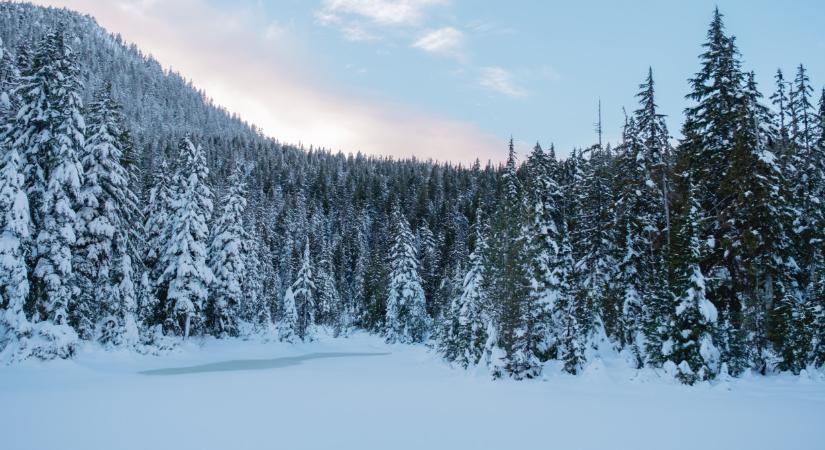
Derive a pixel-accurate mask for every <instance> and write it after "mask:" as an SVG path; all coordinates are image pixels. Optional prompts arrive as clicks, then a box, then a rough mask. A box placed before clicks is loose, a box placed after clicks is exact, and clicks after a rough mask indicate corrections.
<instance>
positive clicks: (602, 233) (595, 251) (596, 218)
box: [570, 145, 618, 356]
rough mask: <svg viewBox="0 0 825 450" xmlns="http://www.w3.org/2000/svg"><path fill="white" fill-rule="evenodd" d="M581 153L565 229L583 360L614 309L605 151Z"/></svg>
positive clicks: (597, 344)
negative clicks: (570, 217) (567, 230)
mask: <svg viewBox="0 0 825 450" xmlns="http://www.w3.org/2000/svg"><path fill="white" fill-rule="evenodd" d="M587 152H589V153H590V155H589V157H588V158H587V159H585V158H583V157H581V156H579V157H578V159H577V161H576V164H575V167H576V169H575V172H574V175H573V186H572V187H571V190H572V192H573V195H574V200H573V203H574V204H575V210H574V211H575V212H574V213H573V214H574V215H575V218H574V221H573V224H574V226H571V228H570V232H571V233H572V236H571V239H570V242H571V245H572V247H573V257H574V261H575V264H576V268H575V270H573V271H571V276H573V275H575V278H574V280H575V281H574V282H571V285H572V286H573V288H574V289H575V291H576V292H575V297H576V299H577V302H580V303H581V304H579V305H576V307H577V308H581V309H580V310H579V312H580V316H579V319H578V320H579V331H580V332H581V333H582V336H581V341H582V342H583V343H584V346H585V350H586V352H585V356H587V355H588V354H591V355H592V354H594V352H598V350H599V349H600V348H602V347H603V346H604V345H605V344H606V342H605V341H606V327H605V319H606V318H607V312H608V306H609V305H610V304H614V303H617V301H616V298H615V297H616V296H615V295H614V292H613V289H612V287H613V281H614V280H615V277H616V268H617V266H618V264H617V261H616V258H615V255H616V234H615V232H614V229H613V226H614V223H615V210H614V209H613V208H612V204H613V191H612V185H611V179H612V161H611V149H610V148H609V147H607V148H601V147H600V146H598V145H595V146H592V147H591V148H589V149H588V150H587ZM571 210H572V208H571Z"/></svg>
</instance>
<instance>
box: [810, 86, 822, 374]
mask: <svg viewBox="0 0 825 450" xmlns="http://www.w3.org/2000/svg"><path fill="white" fill-rule="evenodd" d="M817 119H818V120H817V123H818V127H817V130H818V135H817V150H818V152H819V154H820V155H825V88H823V89H822V94H821V95H820V97H819V114H818V117H817ZM808 303H809V309H810V312H809V315H810V317H811V321H812V323H811V324H810V327H811V330H812V333H811V352H810V361H811V362H812V363H813V364H814V366H815V367H822V366H825V265H821V266H819V272H818V273H817V274H816V279H815V282H814V287H813V295H812V296H811V297H810V298H809V299H808Z"/></svg>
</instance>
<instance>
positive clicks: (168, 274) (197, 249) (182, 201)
mask: <svg viewBox="0 0 825 450" xmlns="http://www.w3.org/2000/svg"><path fill="white" fill-rule="evenodd" d="M178 149H179V151H180V156H179V162H178V168H177V171H176V173H175V178H174V190H173V195H172V201H171V215H170V218H169V219H170V223H169V230H170V234H169V241H168V243H167V247H166V248H165V249H163V254H162V255H161V258H160V261H159V264H160V267H161V268H162V269H163V271H162V272H161V275H160V279H159V280H158V286H157V289H158V299H159V304H158V307H159V309H160V313H159V314H158V316H159V317H160V318H161V319H162V324H163V325H164V327H165V328H166V330H167V331H168V332H170V333H172V334H175V335H178V336H183V337H184V338H186V337H189V336H190V335H192V334H199V333H200V332H201V325H202V322H203V307H204V302H205V301H206V299H207V296H208V288H209V285H210V284H211V283H212V281H213V280H214V275H213V274H212V271H211V270H210V269H209V266H208V265H207V261H206V258H207V249H206V245H207V239H208V237H209V229H208V227H207V220H208V218H209V217H210V216H211V215H212V192H211V191H210V189H209V185H208V184H207V177H208V175H209V169H208V168H207V167H206V158H205V155H204V151H203V148H201V146H200V145H198V146H195V144H193V143H192V141H191V140H190V139H189V138H188V137H185V138H183V139H181V141H180V144H179V146H178Z"/></svg>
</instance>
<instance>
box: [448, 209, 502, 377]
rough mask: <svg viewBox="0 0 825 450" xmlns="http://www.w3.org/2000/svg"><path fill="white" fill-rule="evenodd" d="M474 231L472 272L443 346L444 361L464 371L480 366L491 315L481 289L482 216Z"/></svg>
mask: <svg viewBox="0 0 825 450" xmlns="http://www.w3.org/2000/svg"><path fill="white" fill-rule="evenodd" d="M475 228H476V234H475V236H476V239H475V249H474V250H473V252H472V253H471V254H470V268H469V269H468V270H467V274H466V275H465V276H464V280H463V284H462V286H461V291H460V294H459V295H457V296H455V297H454V298H453V301H452V303H451V305H450V317H449V320H448V325H447V327H448V328H447V332H446V333H445V335H444V341H443V342H442V343H441V344H440V349H441V353H442V355H443V356H444V358H445V359H447V360H448V361H453V362H455V363H456V364H458V365H459V366H461V367H464V368H466V367H469V366H474V365H476V364H478V363H479V362H481V359H482V357H483V355H484V345H485V343H486V341H487V337H488V336H487V323H488V322H489V314H490V312H489V308H490V304H489V299H488V298H487V296H486V295H485V292H484V290H483V288H482V286H483V285H484V276H485V272H486V264H487V263H486V260H485V256H486V252H487V243H486V241H485V235H484V233H485V226H484V223H483V221H482V219H481V214H480V212H479V213H477V215H476V223H475Z"/></svg>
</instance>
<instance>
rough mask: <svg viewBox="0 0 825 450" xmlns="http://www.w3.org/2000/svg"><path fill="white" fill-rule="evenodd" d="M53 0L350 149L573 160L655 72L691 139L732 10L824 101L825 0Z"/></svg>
mask: <svg viewBox="0 0 825 450" xmlns="http://www.w3.org/2000/svg"><path fill="white" fill-rule="evenodd" d="M42 1H43V2H44V3H48V4H59V5H65V6H69V7H74V8H76V9H80V10H83V11H84V12H89V13H91V14H93V15H95V16H96V17H98V18H99V19H100V21H101V23H102V24H103V25H104V26H106V27H107V28H109V29H111V30H112V31H120V32H122V33H124V36H125V37H126V38H127V39H129V40H132V41H135V42H136V43H137V44H138V45H140V46H141V47H144V48H147V50H148V51H150V52H151V53H153V54H155V55H156V56H158V59H159V60H160V61H161V63H163V64H164V65H167V66H172V67H174V68H176V69H178V70H180V71H181V72H182V73H184V75H187V76H190V77H192V78H193V80H194V82H195V83H196V84H198V85H200V86H201V87H203V88H204V89H206V91H207V93H208V94H209V95H212V96H213V97H215V98H216V100H217V101H218V102H219V103H222V104H226V105H227V106H228V107H229V108H230V109H231V110H234V111H237V112H239V113H240V114H242V115H243V116H245V117H249V118H250V120H253V121H255V122H256V123H258V124H259V125H260V126H261V127H262V128H263V129H264V131H266V132H267V133H268V134H271V135H273V136H275V137H278V138H282V139H283V140H286V141H290V142H297V141H301V142H303V143H306V144H311V143H316V144H320V145H324V146H327V147H333V148H334V149H342V150H345V151H357V150H364V151H366V152H368V153H383V154H392V155H399V156H402V155H403V156H408V155H411V154H415V155H418V156H421V157H425V158H426V157H435V158H439V159H453V160H460V161H468V160H471V159H472V158H473V157H474V156H476V155H477V156H481V157H482V159H486V158H488V157H496V156H500V155H503V154H504V151H505V150H506V148H505V147H504V146H503V143H504V142H505V141H506V139H508V138H509V136H510V135H511V134H512V135H513V136H515V138H516V139H517V140H518V141H520V142H521V146H520V147H521V148H526V147H527V146H528V145H530V144H531V143H533V142H535V141H536V140H539V141H541V142H542V143H543V144H547V143H549V142H554V143H555V144H556V147H557V149H558V150H559V151H560V152H562V153H566V152H567V151H569V149H570V148H572V147H574V146H586V145H589V144H591V143H592V142H593V141H594V140H595V136H594V132H593V122H595V120H596V105H597V101H598V99H599V98H601V101H602V107H603V121H604V130H605V137H606V138H607V139H608V140H615V139H616V138H617V137H618V136H619V133H620V127H621V124H622V121H623V120H622V112H621V108H622V106H625V107H627V108H628V110H632V109H634V108H635V107H636V102H635V99H634V94H635V93H636V91H637V86H638V84H639V83H640V82H641V81H642V78H643V77H644V76H645V74H646V71H647V67H648V66H652V67H653V70H654V76H655V79H656V82H657V85H658V103H659V105H660V107H661V110H662V112H663V113H665V114H668V115H669V116H670V121H669V124H670V126H671V131H672V132H674V133H678V131H679V126H678V124H679V123H680V122H681V112H682V110H683V109H684V107H685V106H686V105H687V103H686V101H685V100H684V95H685V94H686V93H687V92H688V86H687V78H688V77H690V76H691V75H692V74H693V73H694V72H696V71H697V70H698V68H699V62H698V59H697V55H698V54H699V53H700V52H701V47H700V46H701V44H702V43H703V42H704V40H705V33H706V30H707V26H708V23H709V21H710V19H711V15H712V12H713V8H714V6H715V5H717V4H718V6H719V8H720V10H721V12H722V13H723V14H724V15H725V20H726V25H727V29H728V31H729V32H730V33H732V34H734V35H735V36H737V42H738V45H739V48H740V50H741V52H742V55H743V60H744V67H745V69H747V70H755V71H756V74H757V80H758V81H759V83H760V87H761V88H762V91H763V93H764V94H765V95H766V96H768V95H770V92H771V91H772V90H773V81H772V77H773V74H774V72H775V71H776V69H777V67H781V68H782V69H783V70H784V71H785V72H786V75H787V76H788V77H789V78H791V77H792V76H793V72H795V67H796V66H797V65H798V64H799V63H800V62H802V63H804V64H805V65H806V66H807V68H808V69H809V74H810V77H811V81H812V82H813V84H814V87H815V89H816V90H817V96H818V93H819V90H820V89H821V88H822V86H823V83H825V58H823V57H822V55H823V54H825V28H823V23H825V2H823V1H821V0H819V1H816V0H796V1H786V2H779V1H768V0H750V1H748V0H721V1H718V2H715V1H705V0H691V1H676V0H670V1H663V0H660V1H652V0H644V1H633V2H630V1H621V2H620V1H608V0H605V1H596V0H590V1H563V2H560V1H526V0H523V1H518V0H514V1H508V2H504V1H496V2H493V1H469V0H273V1H264V0H233V1H229V0H164V1H159V0H110V1H105V0H55V1H46V0H42ZM113 5H114V6H113ZM140 20H151V23H152V26H151V27H150V29H148V30H147V29H146V28H147V26H146V25H145V24H143V25H141V22H140ZM167 22H168V23H167ZM146 23H149V22H146ZM163 23H166V24H167V25H168V26H169V27H170V29H171V28H176V30H175V33H173V32H172V31H169V32H168V34H166V35H164V32H163V31H162V28H163V27H162V26H161V25H159V24H163ZM139 25H140V26H139ZM130 27H132V28H133V29H132V28H130ZM239 29H242V30H240V31H239ZM239 33H240V34H239ZM244 33H245V34H244ZM207 35H208V36H207ZM210 39H211V40H212V41H210ZM258 41H260V42H258ZM247 43H248V44H249V45H245V44H247ZM204 47H205V48H206V51H204ZM193 61H194V62H193ZM253 74H257V75H258V77H257V78H256V77H255V76H254V75H253ZM232 80H235V81H234V82H233V81H232ZM269 80H271V82H270V81H269ZM499 149H500V150H499Z"/></svg>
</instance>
